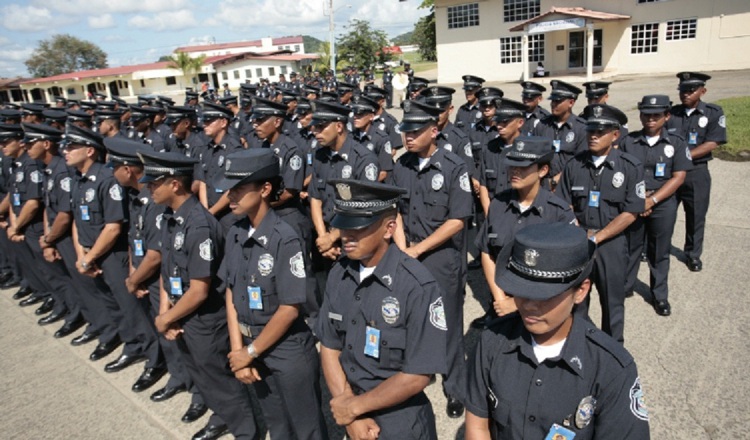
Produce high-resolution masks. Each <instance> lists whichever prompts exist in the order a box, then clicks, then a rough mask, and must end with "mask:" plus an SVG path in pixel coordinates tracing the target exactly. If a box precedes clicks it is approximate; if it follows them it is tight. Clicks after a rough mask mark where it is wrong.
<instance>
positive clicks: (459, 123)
mask: <svg viewBox="0 0 750 440" xmlns="http://www.w3.org/2000/svg"><path fill="white" fill-rule="evenodd" d="M461 79H463V80H464V87H463V88H464V94H465V95H466V102H465V103H464V104H462V105H461V106H460V107H459V108H458V111H457V112H456V119H455V124H456V127H458V128H460V129H461V130H464V132H466V133H468V131H469V130H471V129H472V128H474V124H476V123H477V122H479V121H480V120H481V119H482V112H481V111H480V110H479V100H478V99H477V96H476V93H477V91H479V89H481V88H482V84H484V78H480V77H478V76H474V75H464V76H462V77H461Z"/></svg>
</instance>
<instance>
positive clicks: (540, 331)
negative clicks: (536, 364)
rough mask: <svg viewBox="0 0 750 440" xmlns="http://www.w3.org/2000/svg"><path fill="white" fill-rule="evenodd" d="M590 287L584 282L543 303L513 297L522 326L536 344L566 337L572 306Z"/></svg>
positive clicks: (581, 300) (571, 316) (556, 340)
mask: <svg viewBox="0 0 750 440" xmlns="http://www.w3.org/2000/svg"><path fill="white" fill-rule="evenodd" d="M590 287H591V282H590V281H589V280H585V281H584V282H583V283H582V284H581V286H580V287H579V288H575V287H573V288H570V289H568V290H566V291H565V292H563V293H561V294H559V295H557V296H553V297H552V298H550V299H548V300H544V301H535V300H530V299H525V298H519V297H514V301H515V303H516V307H517V308H518V313H519V314H520V315H521V318H523V325H524V327H526V330H528V331H529V333H531V334H532V335H534V340H535V341H536V342H537V344H553V343H555V342H560V341H561V340H563V339H564V338H566V337H567V336H568V333H570V327H571V325H572V324H573V315H572V312H573V306H574V305H576V304H580V303H581V302H583V300H584V299H586V295H587V294H588V292H589V288H590Z"/></svg>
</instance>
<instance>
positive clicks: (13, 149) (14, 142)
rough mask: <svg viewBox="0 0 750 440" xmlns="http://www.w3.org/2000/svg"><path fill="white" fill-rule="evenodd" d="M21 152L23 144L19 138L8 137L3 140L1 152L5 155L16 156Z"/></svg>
mask: <svg viewBox="0 0 750 440" xmlns="http://www.w3.org/2000/svg"><path fill="white" fill-rule="evenodd" d="M22 152H23V144H22V143H21V140H20V139H8V140H6V141H5V142H3V154H4V155H5V156H7V157H12V158H16V157H18V156H20V155H21V153H22Z"/></svg>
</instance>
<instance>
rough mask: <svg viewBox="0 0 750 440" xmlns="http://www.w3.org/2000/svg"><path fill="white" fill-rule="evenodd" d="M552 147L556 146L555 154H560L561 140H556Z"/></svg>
mask: <svg viewBox="0 0 750 440" xmlns="http://www.w3.org/2000/svg"><path fill="white" fill-rule="evenodd" d="M552 145H554V146H555V153H559V152H560V139H555V140H554V141H552Z"/></svg>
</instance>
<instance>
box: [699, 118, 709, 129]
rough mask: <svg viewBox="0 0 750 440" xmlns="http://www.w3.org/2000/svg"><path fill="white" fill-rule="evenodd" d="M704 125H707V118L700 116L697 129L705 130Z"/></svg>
mask: <svg viewBox="0 0 750 440" xmlns="http://www.w3.org/2000/svg"><path fill="white" fill-rule="evenodd" d="M706 125H708V118H707V117H706V116H701V117H700V118H699V119H698V127H700V128H706Z"/></svg>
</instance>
